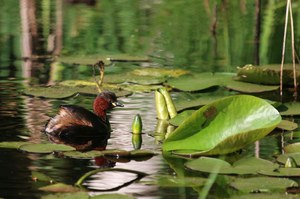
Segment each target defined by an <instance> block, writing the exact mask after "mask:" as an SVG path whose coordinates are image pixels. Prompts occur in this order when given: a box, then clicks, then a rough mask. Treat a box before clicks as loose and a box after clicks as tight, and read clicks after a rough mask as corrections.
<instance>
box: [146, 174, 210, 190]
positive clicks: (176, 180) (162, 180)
mask: <svg viewBox="0 0 300 199" xmlns="http://www.w3.org/2000/svg"><path fill="white" fill-rule="evenodd" d="M206 181H207V179H206V178H202V177H190V176H184V177H178V176H172V175H160V176H157V177H156V179H155V180H154V181H153V182H144V183H145V184H147V185H149V184H150V185H158V186H159V187H198V186H202V185H204V184H205V183H206Z"/></svg>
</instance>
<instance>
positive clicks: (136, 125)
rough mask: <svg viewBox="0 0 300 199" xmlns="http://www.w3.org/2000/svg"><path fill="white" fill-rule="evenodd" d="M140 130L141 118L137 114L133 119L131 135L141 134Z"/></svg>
mask: <svg viewBox="0 0 300 199" xmlns="http://www.w3.org/2000/svg"><path fill="white" fill-rule="evenodd" d="M142 129H143V123H142V118H141V116H140V114H137V115H136V116H135V117H134V118H133V122H132V133H133V134H141V133H142Z"/></svg>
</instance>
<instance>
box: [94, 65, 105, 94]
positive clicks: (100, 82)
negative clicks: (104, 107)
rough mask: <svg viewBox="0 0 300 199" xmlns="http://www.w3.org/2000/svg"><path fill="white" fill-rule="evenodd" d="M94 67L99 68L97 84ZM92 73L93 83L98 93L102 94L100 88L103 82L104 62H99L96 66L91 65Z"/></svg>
mask: <svg viewBox="0 0 300 199" xmlns="http://www.w3.org/2000/svg"><path fill="white" fill-rule="evenodd" d="M96 66H98V67H99V71H100V79H99V82H98V81H97V79H96V74H95V67H96ZM93 73H94V74H93V75H94V79H95V83H96V86H97V89H98V92H99V93H101V92H102V89H101V86H102V83H103V80H104V62H103V61H101V60H100V61H99V62H97V63H96V64H94V65H93Z"/></svg>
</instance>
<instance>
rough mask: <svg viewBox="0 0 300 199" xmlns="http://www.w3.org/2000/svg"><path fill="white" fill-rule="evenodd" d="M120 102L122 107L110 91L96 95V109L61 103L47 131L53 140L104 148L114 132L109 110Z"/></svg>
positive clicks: (81, 147)
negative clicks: (108, 114)
mask: <svg viewBox="0 0 300 199" xmlns="http://www.w3.org/2000/svg"><path fill="white" fill-rule="evenodd" d="M117 106H119V107H123V104H122V103H120V102H119V101H117V97H116V95H115V93H113V92H110V91H103V92H101V93H99V94H98V95H97V97H96V98H95V100H94V103H93V109H94V112H91V111H89V110H87V109H85V108H83V107H80V106H77V105H61V106H60V109H59V112H58V114H57V115H55V116H54V117H52V118H51V119H50V120H49V121H48V123H47V124H46V126H45V130H44V131H45V133H46V135H47V136H48V138H49V140H50V141H52V142H54V143H57V144H66V145H70V146H72V147H74V148H75V149H76V150H78V151H87V150H92V149H101V150H104V149H105V148H106V145H107V140H108V139H109V138H110V134H111V127H110V123H109V120H108V117H107V115H106V112H107V110H110V109H112V108H114V107H117Z"/></svg>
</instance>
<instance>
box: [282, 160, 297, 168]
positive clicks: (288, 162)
mask: <svg viewBox="0 0 300 199" xmlns="http://www.w3.org/2000/svg"><path fill="white" fill-rule="evenodd" d="M284 167H285V168H296V167H297V163H296V161H295V160H294V158H292V157H288V158H287V160H286V162H285V165H284Z"/></svg>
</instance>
